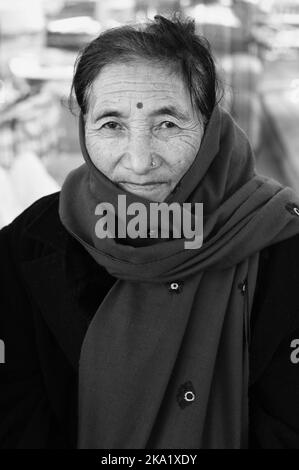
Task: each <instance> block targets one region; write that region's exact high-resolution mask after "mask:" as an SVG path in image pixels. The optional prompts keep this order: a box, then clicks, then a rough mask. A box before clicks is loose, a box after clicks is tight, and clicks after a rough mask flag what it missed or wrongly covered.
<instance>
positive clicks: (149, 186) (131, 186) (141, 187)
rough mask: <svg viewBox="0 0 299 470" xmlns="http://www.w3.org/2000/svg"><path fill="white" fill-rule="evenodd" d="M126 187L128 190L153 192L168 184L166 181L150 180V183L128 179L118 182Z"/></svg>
mask: <svg viewBox="0 0 299 470" xmlns="http://www.w3.org/2000/svg"><path fill="white" fill-rule="evenodd" d="M118 184H119V186H121V187H122V188H124V189H128V191H142V192H151V191H155V190H157V189H161V187H162V186H163V185H166V183H165V182H164V181H160V182H152V181H151V182H148V183H142V184H140V183H129V182H126V181H121V182H119V183H118Z"/></svg>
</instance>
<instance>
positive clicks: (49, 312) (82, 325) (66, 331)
mask: <svg viewBox="0 0 299 470" xmlns="http://www.w3.org/2000/svg"><path fill="white" fill-rule="evenodd" d="M24 236H25V237H27V238H30V239H31V240H32V239H34V240H35V245H36V246H38V247H39V249H38V250H36V249H35V250H34V257H33V256H32V258H31V259H27V260H24V261H23V262H22V267H21V269H22V271H23V275H24V279H25V281H26V283H27V285H28V288H29V291H30V293H31V296H32V297H33V300H34V302H35V303H36V305H37V306H38V308H39V310H40V312H41V314H42V316H43V317H44V319H45V321H46V323H47V325H48V327H49V328H50V330H51V332H52V333H53V335H54V336H55V338H56V339H57V342H58V343H59V345H60V347H61V349H62V350H63V351H64V353H65V355H66V357H67V358H68V360H69V362H70V364H71V365H72V366H73V367H74V369H75V370H76V371H77V369H78V361H79V355H80V350H81V344H82V341H83V338H84V335H85V333H86V329H87V326H88V324H87V319H86V317H85V315H84V313H83V312H82V311H81V310H80V308H79V306H78V304H77V302H76V301H75V296H74V295H73V287H74V285H72V280H70V279H69V278H67V277H66V255H67V250H68V246H69V244H70V238H71V237H70V235H69V234H68V233H67V231H66V230H65V229H64V227H63V226H62V224H61V222H60V219H59V215H58V208H57V204H52V205H51V207H49V208H48V209H47V210H46V211H45V212H43V213H42V214H41V215H40V216H39V217H38V218H37V219H35V220H34V222H33V223H32V224H31V225H30V226H29V227H27V229H26V233H25V234H24ZM37 241H38V242H39V243H36V242H37ZM36 251H37V253H36ZM76 274H77V275H78V273H76ZM79 274H80V273H79ZM82 275H84V266H82ZM73 284H74V280H73Z"/></svg>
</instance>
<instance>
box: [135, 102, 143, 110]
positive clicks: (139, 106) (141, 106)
mask: <svg viewBox="0 0 299 470" xmlns="http://www.w3.org/2000/svg"><path fill="white" fill-rule="evenodd" d="M136 108H138V109H142V108H143V103H141V102H140V101H139V102H138V103H137V104H136Z"/></svg>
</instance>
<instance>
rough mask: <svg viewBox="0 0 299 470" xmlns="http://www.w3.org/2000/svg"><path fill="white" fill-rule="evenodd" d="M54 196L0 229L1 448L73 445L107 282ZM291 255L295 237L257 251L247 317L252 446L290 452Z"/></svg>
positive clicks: (295, 386) (296, 251)
mask: <svg viewBox="0 0 299 470" xmlns="http://www.w3.org/2000/svg"><path fill="white" fill-rule="evenodd" d="M58 200H59V193H55V194H53V195H50V196H47V197H44V198H42V199H39V200H38V201H37V202H36V203H34V204H33V205H32V206H31V207H29V208H28V209H27V210H26V211H24V212H23V213H22V214H21V215H20V216H19V217H18V218H16V219H15V220H14V221H13V223H11V224H10V225H8V226H7V227H4V228H3V229H2V230H1V231H0V260H1V265H0V285H1V290H0V339H2V340H3V341H4V342H5V353H6V357H5V364H0V447H1V448H34V449H38V448H76V433H77V378H78V360H79V355H80V348H81V344H82V341H83V338H84V335H85V333H86V330H87V327H88V324H89V322H90V320H91V318H92V315H93V314H94V313H95V311H96V309H97V307H98V305H99V300H100V299H99V296H100V297H101V298H104V296H105V294H106V293H107V291H108V290H109V289H110V287H111V286H112V285H113V283H114V282H115V279H114V278H113V277H111V276H110V275H109V274H108V273H107V272H106V271H105V270H104V268H101V267H100V266H98V265H97V264H96V262H95V261H94V260H93V259H92V258H91V257H90V255H89V254H88V253H87V252H86V251H85V249H84V248H83V247H82V246H81V245H80V244H79V243H78V242H77V241H75V240H74V239H73V238H72V237H71V236H70V235H69V234H68V232H67V231H66V230H65V229H64V227H63V226H62V224H61V222H60V220H59V216H58ZM294 216H295V217H296V216H297V215H296V214H295V213H294ZM298 261H299V235H298V236H294V237H292V238H289V239H288V240H285V241H283V242H280V243H278V244H275V245H272V246H271V247H268V248H267V249H264V250H263V251H262V252H261V257H260V265H259V272H258V281H257V288H256V291H255V298H254V306H253V311H252V317H251V318H252V325H251V336H252V338H251V348H250V383H251V385H250V389H249V392H250V435H251V441H250V446H251V448H253V447H262V448H299V362H298V364H297V363H296V361H295V363H294V361H293V362H292V361H291V353H292V352H293V351H294V349H293V348H292V347H291V341H292V340H293V339H297V338H299V263H298ZM241 294H242V292H240V295H241ZM298 356H299V355H298Z"/></svg>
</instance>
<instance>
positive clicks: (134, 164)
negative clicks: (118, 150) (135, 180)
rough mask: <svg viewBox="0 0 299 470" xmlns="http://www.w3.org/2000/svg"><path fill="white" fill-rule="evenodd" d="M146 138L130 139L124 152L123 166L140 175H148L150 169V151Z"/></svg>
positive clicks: (148, 141) (148, 139) (148, 140)
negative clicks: (124, 160)
mask: <svg viewBox="0 0 299 470" xmlns="http://www.w3.org/2000/svg"><path fill="white" fill-rule="evenodd" d="M150 144H151V143H150V138H148V136H138V137H131V138H130V141H129V145H128V147H127V152H126V162H125V166H126V167H127V168H128V169H130V170H131V171H133V172H134V173H136V174H137V175H142V174H145V173H148V172H149V171H150V170H151V169H152V168H153V167H152V160H153V159H152V149H151V145H150Z"/></svg>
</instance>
